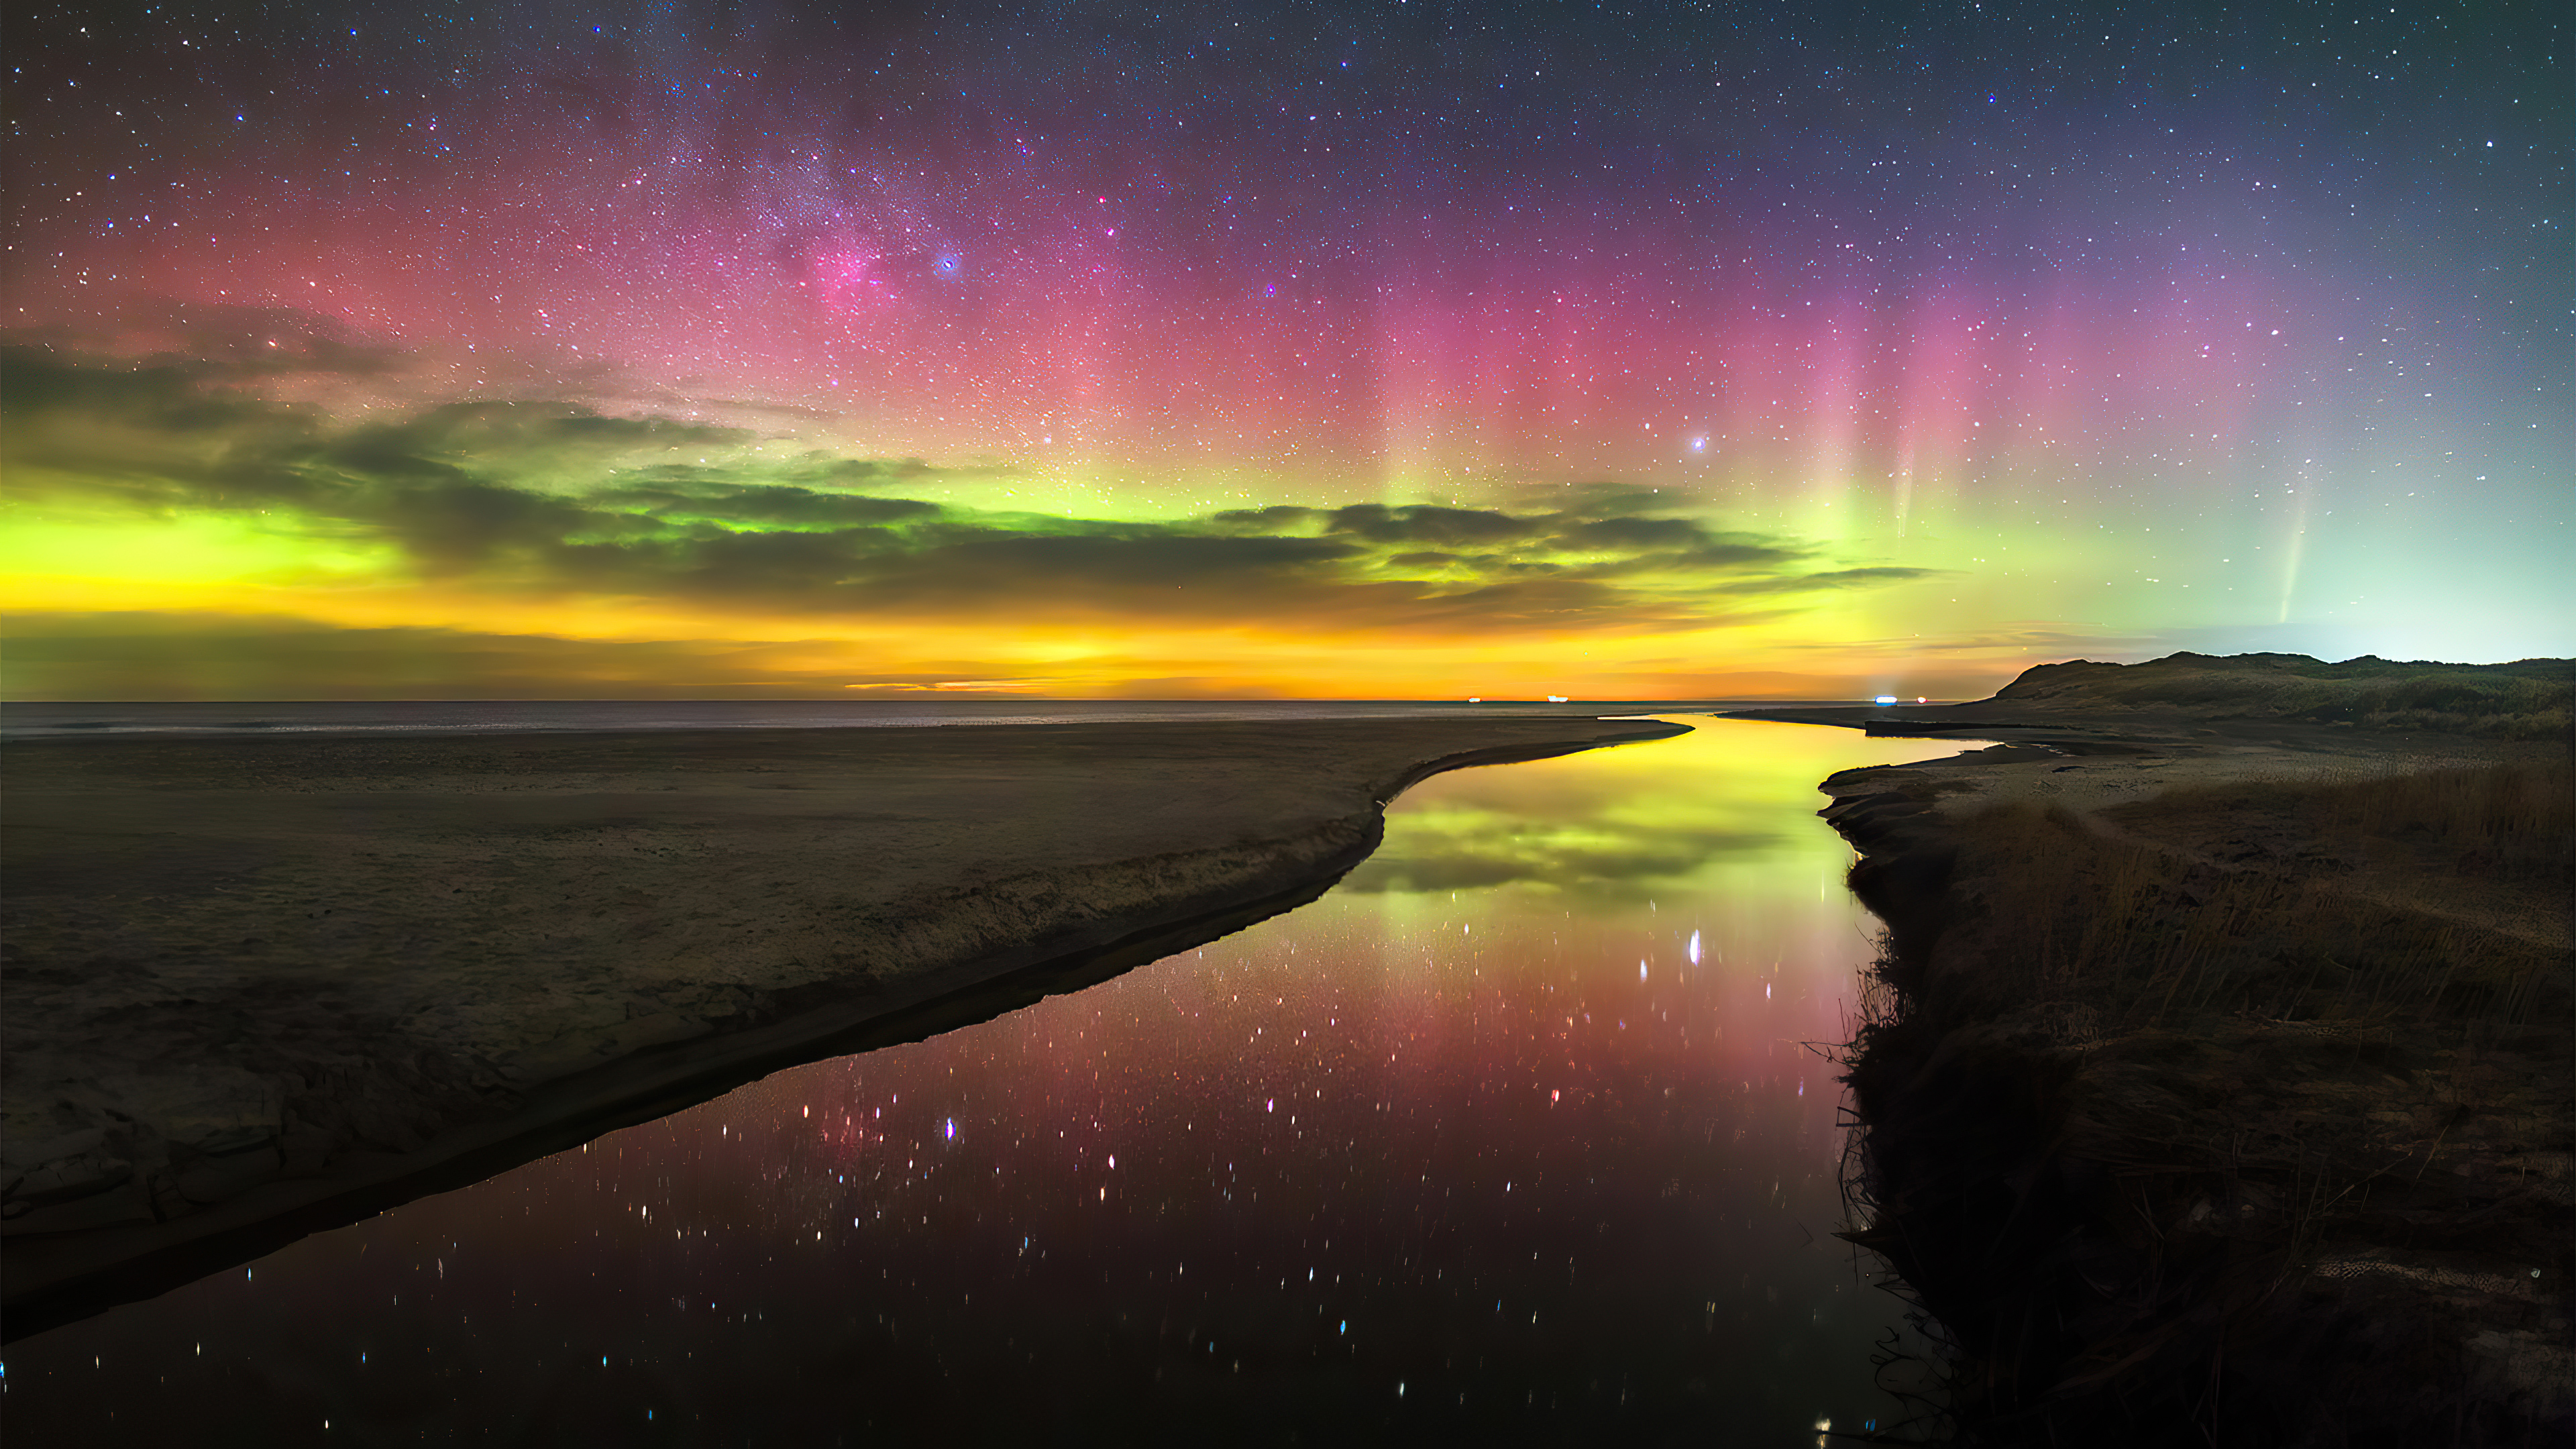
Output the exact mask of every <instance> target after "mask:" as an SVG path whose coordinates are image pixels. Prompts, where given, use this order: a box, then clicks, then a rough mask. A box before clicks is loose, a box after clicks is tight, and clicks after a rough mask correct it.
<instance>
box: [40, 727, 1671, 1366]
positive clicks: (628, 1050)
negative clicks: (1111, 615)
mask: <svg viewBox="0 0 2576 1449" xmlns="http://www.w3.org/2000/svg"><path fill="white" fill-rule="evenodd" d="M1678 732H1679V727H1676V726H1670V725H1663V724H1657V723H1653V722H1612V721H1595V720H1588V719H1566V718H1562V717H1559V718H1539V717H1523V718H1513V717H1505V716H1497V717H1492V718H1480V719H1472V720H1462V719H1437V720H1433V719H1425V720H1409V721H1408V720H1398V721H1387V720H1366V721H1307V722H1299V723H1294V724H1261V723H1221V724H1192V725H1154V724H1117V725H1047V726H991V727H979V728H971V729H969V728H957V729H860V730H776V731H769V730H761V731H749V730H735V731H723V732H702V733H681V732H672V731H663V732H656V733H651V734H623V735H618V734H587V735H479V736H464V737H447V738H425V737H419V736H409V737H365V738H361V737H353V736H331V735H319V734H317V735H301V736H267V737H254V738H166V739H154V740H135V739H78V740H62V741H42V742H33V743H21V744H14V745H12V746H10V747H9V752H8V763H9V773H10V782H11V792H10V793H11V805H10V812H9V819H8V826H7V833H6V843H5V867H6V869H7V872H8V875H9V879H10V882H11V889H10V892H9V901H8V920H7V941H8V956H7V990H8V998H7V1006H8V1009H7V1012H6V1014H5V1023H6V1024H5V1041H4V1042H0V1045H5V1050H6V1061H7V1068H6V1075H5V1078H0V1110H5V1143H6V1158H7V1167H6V1172H7V1198H6V1212H7V1218H6V1222H5V1232H6V1238H5V1260H0V1266H5V1272H6V1282H7V1307H8V1315H9V1321H8V1331H9V1333H10V1335H11V1336H13V1337H15V1336H20V1335H24V1334H26V1333H31V1332H36V1331H40V1330H41V1329H43V1328H45V1327H47V1326H50V1325H51V1324H53V1323H58V1322H62V1321H66V1320H67V1319H69V1318H73V1317H78V1316H81V1315H83V1314H85V1313H89V1312H94V1311H97V1310H98V1309H99V1308H101V1307H104V1306H107V1305H109V1304H112V1303H115V1302H119V1301H125V1300H128V1299H131V1298H134V1297H139V1296H146V1295H148V1294H150V1293H153V1292H157V1291H160V1290H161V1289H163V1288H166V1287H169V1286H171V1285H173V1284H175V1283H178V1282H182V1281H186V1280H187V1279H188V1278H190V1277H193V1276H197V1275H199V1274H201V1273H204V1272H207V1271H212V1270H213V1269H215V1268H218V1267H221V1266H224V1265H226V1264H229V1263H235V1262H239V1261H243V1260H245V1259H247V1258H250V1257H253V1256H256V1255H258V1254H259V1253H262V1252H265V1251H268V1250H270V1249H272V1248H274V1247H275V1246H278V1245H279V1244H281V1243H284V1242H286V1241H291V1240H292V1239H293V1238H295V1237H298V1236H301V1235H302V1234H304V1233H307V1232H311V1231H316V1230H319V1229H321V1228H324V1227H328V1226H332V1225H335V1224H337V1223H340V1222H346V1221H350V1220H352V1219H354V1218H355V1217H358V1216H361V1215H364V1214H366V1213H370V1212H375V1211H380V1210H382V1209H383V1208H385V1207H388V1206H391V1205H392V1204H394V1203H397V1202H400V1201H404V1200H407V1199H409V1198H411V1197H415V1196H418V1195H420V1194H421V1193H424V1192H429V1191H436V1190H439V1189H440V1188H443V1187H446V1186H452V1185H456V1184H458V1183H462V1182H466V1181H472V1180H475V1179H478V1178H481V1177H484V1176H488V1175H490V1174H491V1173H494V1172H497V1171H501V1170H503V1169H505V1168H507V1167H509V1166H512V1165H515V1164H517V1163H519V1162H523V1161H527V1160H529V1159H531V1158H534V1157H537V1156H542V1155H544V1154H545V1153H548V1152H553V1151H557V1150H561V1149H563V1148H566V1147H569V1146H572V1145H574V1144H576V1143H579V1142H583V1141H587V1140H589V1139H590V1138H591V1137H593V1136H596V1135H597V1134H598V1133H600V1132H602V1131H606V1130H609V1129H612V1128H614V1127H616V1126H620V1125H623V1124H625V1123H628V1122H633V1121H639V1120H645V1119H649V1118H651V1117H654V1116H658V1115H661V1114H663V1113H665V1112H668V1111H671V1110H674V1109H676V1108H678V1107H680V1106H683V1105H686V1104H688V1103H690V1102H695V1101H700V1100H704V1099H706V1098H707V1097H710V1096H713V1095H715V1094H717V1093H720V1092H722V1091H725V1090H728V1089H730V1088H731V1087H733V1086H735V1085H737V1084H739V1083H741V1082H743V1081H747V1080H751V1079H753V1078H756V1077H758V1076H761V1075H764V1074H766V1073H767V1072H770V1071H774V1070H777V1069H778V1068H780V1067H782V1066H786V1065H791V1064H794V1063H796V1062H801V1061H807V1060H812V1059H815V1058H817V1057H821V1056H827V1055H834V1054H838V1053H842V1052H847V1051H852V1050H859V1049H864V1048H866V1047H868V1046H872V1045H879V1044H883V1043H886V1042H892V1041H901V1040H910V1039H917V1038H919V1037H921V1036H924V1035H928V1034H931V1033H934V1032H937V1031H941V1030H946V1029H948V1028H950V1027H953V1026H957V1025H962V1024H965V1023H967V1022H971V1021H976V1020H983V1019H986V1018H988V1017H990V1016H992V1015H995V1014H997V1013H999V1012H1001V1011H1006V1010H1009V1009H1012V1008H1013V1007H1015V1006H1017V1005H1021V1004H1025V1003H1026V1002H1028V1001H1032V1000H1035V999H1037V998H1038V997H1040V996H1042V995H1045V994H1047V993H1048V992H1050V991H1053V990H1062V989H1070V988H1071V987H1074V986H1078V985H1081V984H1085V983H1087V982H1089V981H1092V980H1097V979H1101V978H1102V977H1104V976H1106V975H1109V974H1114V973H1115V972H1117V971H1119V970H1124V969H1127V968H1129V967H1132V966H1134V965H1137V964H1141V963H1143V962H1145V961H1149V960H1153V959H1156V958H1158V957H1160V956H1162V955H1166V954H1169V953H1171V952H1174V951H1178V950H1182V949H1186V948H1188V947H1189V946H1192V945H1195V944H1198V943H1200V942H1203V941H1206V940H1209V939H1212V938H1214V937H1215V936H1218V935H1222V934H1224V933H1226V932H1229V931H1232V930H1236V929H1239V928H1240V927H1242V926H1243V925H1246V924H1249V923H1250V922H1252V921H1254V920H1258V919H1261V918H1262V917H1264V916H1267V915H1270V914H1275V913H1276V912H1278V911H1280V910H1284V909H1288V908H1289V907H1291V906H1294V905H1296V904H1299V903H1301V902H1302V901H1305V900H1308V899H1312V898H1313V897H1314V896H1315V895H1317V894H1319V893H1321V892H1322V891H1323V890H1325V889H1327V888H1329V887H1330V885H1331V884H1332V882H1333V881H1334V880H1336V879H1338V878H1339V876H1340V875H1341V874H1342V873H1343V872H1344V871H1346V870H1348V869H1349V868H1350V867H1351V866H1352V865H1354V864H1356V863H1357V862H1358V861H1359V860H1361V859H1362V858H1364V857H1365V856H1366V855H1367V854H1368V853H1369V851H1370V850H1371V849H1372V848H1374V846H1375V844H1376V842H1377V840H1378V838H1379V833H1380V830H1381V828H1382V824H1383V809H1384V805H1385V802H1387V801H1388V800H1390V799H1392V798H1393V797H1394V796H1395V795H1396V794H1397V793H1399V792H1400V791H1402V790H1403V789H1404V788H1405V787H1406V786H1407V785H1408V784H1410V783H1411V782H1413V781H1415V780H1418V779H1420V778H1423V777H1424V776H1426V775H1428V774H1431V773H1434V772H1436V771H1439V770H1443V769H1451V768H1457V767H1460V766H1466V765H1475V764H1486V763H1500V762H1505V761H1510V760H1519V759H1532V758H1540V757H1544V756H1547V755H1552V754H1561V753H1566V752H1569V751H1574V750H1581V749H1588V748H1592V747H1594V746H1597V745H1602V744H1608V743H1614V742H1621V741H1638V740H1650V739H1655V738H1660V737H1663V736H1666V735H1670V734H1674V733H1678Z"/></svg>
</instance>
